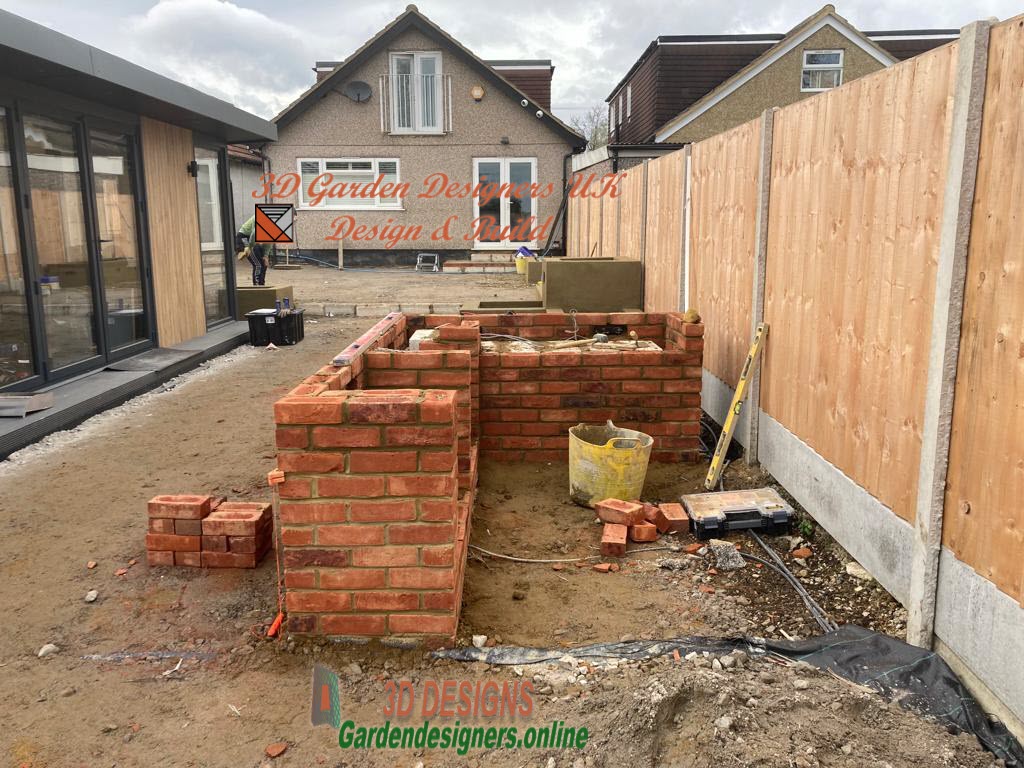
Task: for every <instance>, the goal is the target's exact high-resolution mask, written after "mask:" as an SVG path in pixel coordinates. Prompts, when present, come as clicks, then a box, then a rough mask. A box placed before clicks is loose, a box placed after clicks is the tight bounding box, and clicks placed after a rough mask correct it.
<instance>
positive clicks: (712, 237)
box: [688, 119, 761, 387]
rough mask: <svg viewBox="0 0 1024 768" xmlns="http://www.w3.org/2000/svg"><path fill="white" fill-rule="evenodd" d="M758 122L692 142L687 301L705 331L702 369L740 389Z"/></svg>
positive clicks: (749, 297) (750, 281)
mask: <svg viewBox="0 0 1024 768" xmlns="http://www.w3.org/2000/svg"><path fill="white" fill-rule="evenodd" d="M760 129H761V120H760V119H757V120H752V121H750V122H748V123H744V124H743V125H740V126H737V127H736V128H733V129H732V130H731V131H727V132H725V133H720V134H718V135H717V136H713V137H712V138H710V139H707V140H706V141H702V142H699V143H697V144H694V145H693V150H692V152H693V154H692V157H691V161H690V162H691V166H690V173H691V198H690V212H691V224H690V283H689V288H688V290H689V306H691V307H693V308H694V309H696V310H697V311H698V312H699V313H700V315H701V317H702V318H703V320H704V323H705V325H706V326H707V327H708V328H714V329H715V330H714V333H710V334H708V336H707V338H706V339H705V341H704V367H705V368H706V369H707V370H708V371H710V372H711V373H713V374H714V375H715V376H717V377H718V378H719V379H721V380H722V381H724V382H726V383H727V384H728V385H729V386H731V387H735V386H736V384H737V382H738V381H739V377H740V370H741V369H742V367H743V361H744V360H745V359H746V356H747V350H748V348H749V347H750V336H751V305H752V303H753V291H754V248H755V239H756V234H757V232H756V227H757V203H758V194H757V191H758V165H759V163H760V151H759V148H760V144H759V142H760Z"/></svg>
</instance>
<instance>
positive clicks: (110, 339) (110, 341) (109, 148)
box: [89, 131, 150, 351]
mask: <svg viewBox="0 0 1024 768" xmlns="http://www.w3.org/2000/svg"><path fill="white" fill-rule="evenodd" d="M133 149H134V148H133V146H132V142H131V137H130V136H128V135H126V134H119V133H108V132H105V131H92V132H90V134H89V152H90V155H91V156H92V179H93V196H94V198H95V201H96V203H95V205H96V235H97V243H98V247H99V256H100V271H101V276H102V281H101V284H102V286H103V300H104V304H105V305H106V314H107V325H106V330H107V347H108V349H110V350H111V351H116V350H118V349H123V348H124V347H127V346H129V345H131V344H135V343H136V342H140V341H144V340H146V339H148V338H149V336H150V333H149V319H148V317H147V316H146V306H145V281H144V275H143V270H142V263H143V262H142V258H141V254H140V248H139V243H140V242H141V241H140V239H139V229H138V222H137V221H136V215H135V212H136V210H137V201H136V199H135V165H134V162H133V160H134V152H133Z"/></svg>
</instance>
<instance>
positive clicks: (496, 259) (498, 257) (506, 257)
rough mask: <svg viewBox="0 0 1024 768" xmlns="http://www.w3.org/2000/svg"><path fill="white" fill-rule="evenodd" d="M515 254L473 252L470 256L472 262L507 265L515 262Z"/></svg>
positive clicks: (506, 252)
mask: <svg viewBox="0 0 1024 768" xmlns="http://www.w3.org/2000/svg"><path fill="white" fill-rule="evenodd" d="M515 258H516V255H515V253H513V252H509V251H473V252H472V253H471V254H469V260H470V261H479V262H492V263H500V264H506V263H509V262H514V261H515Z"/></svg>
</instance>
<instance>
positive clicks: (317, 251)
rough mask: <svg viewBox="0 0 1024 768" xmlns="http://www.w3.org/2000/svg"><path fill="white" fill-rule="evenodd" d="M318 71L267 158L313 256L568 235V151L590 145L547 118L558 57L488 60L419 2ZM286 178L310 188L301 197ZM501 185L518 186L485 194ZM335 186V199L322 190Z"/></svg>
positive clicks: (533, 242) (512, 244) (469, 247)
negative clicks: (377, 184) (482, 187)
mask: <svg viewBox="0 0 1024 768" xmlns="http://www.w3.org/2000/svg"><path fill="white" fill-rule="evenodd" d="M314 70H315V72H316V76H317V81H316V83H314V84H313V86H312V87H310V88H309V89H308V90H307V91H306V92H305V93H303V94H302V95H301V96H299V98H298V99H296V100H295V101H294V102H293V103H292V104H291V105H290V106H288V107H287V108H286V109H285V110H284V111H283V112H281V113H280V114H279V115H278V116H277V117H275V118H274V122H275V123H276V124H277V129H278V140H277V142H275V143H274V144H273V145H271V146H269V147H268V148H267V150H266V154H267V157H268V160H269V168H270V172H271V173H273V174H274V177H275V187H274V192H275V194H277V195H280V196H281V198H282V200H281V201H283V202H293V203H294V204H295V208H296V214H295V234H296V247H297V248H298V250H299V251H301V252H302V253H303V254H306V255H311V256H313V257H315V258H318V259H321V260H325V261H329V260H332V259H336V258H337V255H338V249H339V245H340V246H341V247H342V248H343V249H344V254H345V259H346V263H350V259H354V260H356V261H360V260H361V261H364V262H366V261H375V260H379V259H381V258H384V257H386V258H388V259H389V260H391V261H402V262H409V261H414V260H415V256H416V254H417V253H419V252H431V253H438V254H440V255H441V256H442V260H449V259H458V258H465V257H466V255H467V254H468V253H470V252H472V251H505V252H507V251H511V250H515V249H516V248H517V247H519V246H521V245H525V246H528V247H531V248H537V247H543V246H544V244H545V241H546V238H547V236H548V235H549V234H550V232H551V231H552V230H557V234H556V237H560V236H561V235H560V233H561V231H563V230H562V227H561V224H560V221H559V219H560V214H561V212H560V203H561V199H562V195H563V189H564V186H565V183H566V181H567V179H568V176H569V174H570V170H569V165H570V163H569V157H570V156H571V155H572V154H573V153H575V152H577V151H579V150H580V149H582V148H583V146H585V144H586V140H585V139H584V138H583V137H582V136H580V135H579V134H578V133H576V132H575V131H574V130H572V129H571V128H570V127H569V126H567V125H566V124H565V123H563V122H562V121H561V120H559V119H558V118H557V117H555V116H554V115H553V114H552V113H551V110H550V106H551V104H550V102H551V75H552V72H553V70H554V68H553V67H552V66H551V62H550V61H546V60H542V61H537V60H527V61H491V62H487V61H484V60H482V59H480V58H479V57H477V56H476V55H475V54H473V53H472V52H471V51H469V50H468V49H467V48H465V47H464V46H463V45H462V44H461V43H459V42H458V41H457V40H455V39H454V38H452V37H451V36H450V35H449V34H448V33H446V32H445V31H444V30H443V29H441V28H440V27H439V26H437V25H436V24H435V23H433V22H432V21H430V20H429V19H428V18H427V17H426V16H424V15H423V14H422V13H420V12H419V11H418V10H417V9H416V7H415V6H409V7H408V8H407V9H406V10H405V12H404V13H402V14H401V15H400V16H398V17H397V18H396V19H395V20H394V21H392V22H391V23H390V24H388V25H387V26H386V27H385V28H384V29H382V30H381V31H380V32H378V33H377V34H376V35H375V36H374V37H373V38H371V39H370V40H369V41H368V42H366V43H365V44H364V45H363V46H361V47H360V48H359V49H358V50H357V51H355V52H354V53H353V54H352V55H351V56H349V57H348V58H347V59H345V61H343V62H324V61H320V62H317V63H316V66H315V67H314ZM289 175H290V178H291V179H293V180H294V179H295V178H298V179H300V180H301V183H299V184H297V185H292V187H294V188H293V189H290V188H289V187H288V186H286V185H285V184H284V183H282V178H283V177H284V178H287V177H289ZM377 179H380V180H381V181H382V182H383V185H382V186H381V188H380V193H379V194H376V192H377V190H376V189H371V185H372V182H374V181H375V180H377ZM492 183H493V184H501V185H510V186H511V187H515V189H510V191H509V193H508V194H503V195H500V196H497V197H494V196H488V197H487V198H486V199H483V198H481V196H479V195H477V194H475V190H474V189H473V188H474V187H476V186H477V185H478V184H492ZM389 184H390V185H393V188H394V189H395V192H394V193H393V194H388V193H387V191H386V190H385V189H384V186H386V185H389ZM342 185H344V186H342ZM403 185H405V186H407V191H406V192H405V194H402V193H401V192H399V191H398V190H399V189H400V188H401V187H402V186H403ZM530 185H535V186H534V193H530V192H529V190H528V188H529V187H530ZM449 186H450V187H451V189H447V187H449ZM456 187H457V189H455V188H456ZM328 188H333V189H334V190H335V192H336V194H335V193H334V192H332V193H331V194H330V195H329V196H324V195H322V194H321V195H318V194H317V192H318V191H324V190H327V189H328ZM442 188H445V190H444V191H442ZM370 192H373V193H374V194H368V193H370ZM364 193H365V194H364ZM446 224H447V227H446ZM532 224H535V225H537V226H532ZM544 224H547V225H548V226H543V225H544ZM556 225H557V226H556ZM357 228H358V231H356V230H357ZM399 231H401V232H402V233H403V236H402V237H393V238H390V237H386V236H384V235H383V234H381V233H384V232H391V233H396V232H399ZM414 231H415V232H414ZM369 232H376V233H379V234H378V235H377V236H375V235H372V234H367V233H369ZM410 233H412V234H410Z"/></svg>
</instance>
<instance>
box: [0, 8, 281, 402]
mask: <svg viewBox="0 0 1024 768" xmlns="http://www.w3.org/2000/svg"><path fill="white" fill-rule="evenodd" d="M0 73H2V74H0V390H3V391H4V392H7V391H10V390H19V391H21V390H38V389H40V388H44V387H49V386H50V385H52V384H54V383H56V382H61V381H65V380H70V379H72V378H73V377H79V376H80V375H81V374H83V373H85V372H89V371H98V370H101V369H104V368H107V367H108V366H111V365H112V364H115V363H117V364H119V365H122V366H123V364H122V363H119V362H118V361H121V360H123V359H124V358H129V357H131V356H134V355H137V354H139V353H141V352H145V351H146V350H149V349H151V348H153V347H173V346H177V345H180V344H182V343H189V342H192V341H193V340H195V339H197V338H202V337H205V336H207V335H208V332H209V331H210V330H211V329H216V328H218V327H220V326H221V325H225V324H231V323H233V310H234V301H235V299H234V268H233V261H234V256H233V254H232V253H231V250H232V246H233V241H232V237H231V234H232V232H233V231H234V226H235V225H234V221H233V218H234V217H233V215H232V206H231V196H230V192H229V184H228V171H227V146H228V144H229V143H231V142H241V143H257V144H263V143H265V142H267V141H271V140H273V139H274V137H275V136H276V135H277V129H276V127H275V126H274V125H273V123H270V122H268V121H266V120H262V119H260V118H258V117H256V116H254V115H251V114H249V113H247V112H244V111H242V110H240V109H237V108H235V107H233V106H232V105H230V104H228V103H226V102H223V101H220V100H219V99H215V98H213V97H211V96H208V95H206V94H204V93H200V92H199V91H197V90H195V89H193V88H189V87H187V86H185V85H183V84H181V83H178V82H175V81H174V80H170V79H168V78H166V77H163V76H161V75H158V74H155V73H153V72H150V71H148V70H146V69H143V68H142V67H139V66H136V65H134V64H131V63H129V62H127V61H125V60H123V59H119V58H117V57H116V56H112V55H110V54H108V53H105V52H104V51H101V50H98V49H96V48H93V47H91V46H89V45H86V44H84V43H81V42H79V41H77V40H74V39H72V38H70V37H67V36H65V35H62V34H59V33H57V32H54V31H53V30H51V29H48V28H46V27H44V26H42V25H39V24H35V23H33V22H31V21H28V20H26V19H23V18H21V17H19V16H15V15H14V14H11V13H8V12H6V11H0ZM236 335H237V329H236ZM121 370H122V371H123V370H129V369H128V368H125V367H121ZM135 370H139V369H138V368H136V369H135ZM122 383H124V382H122ZM125 391H127V390H125ZM122 394H123V393H122ZM122 399H123V398H122Z"/></svg>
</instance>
